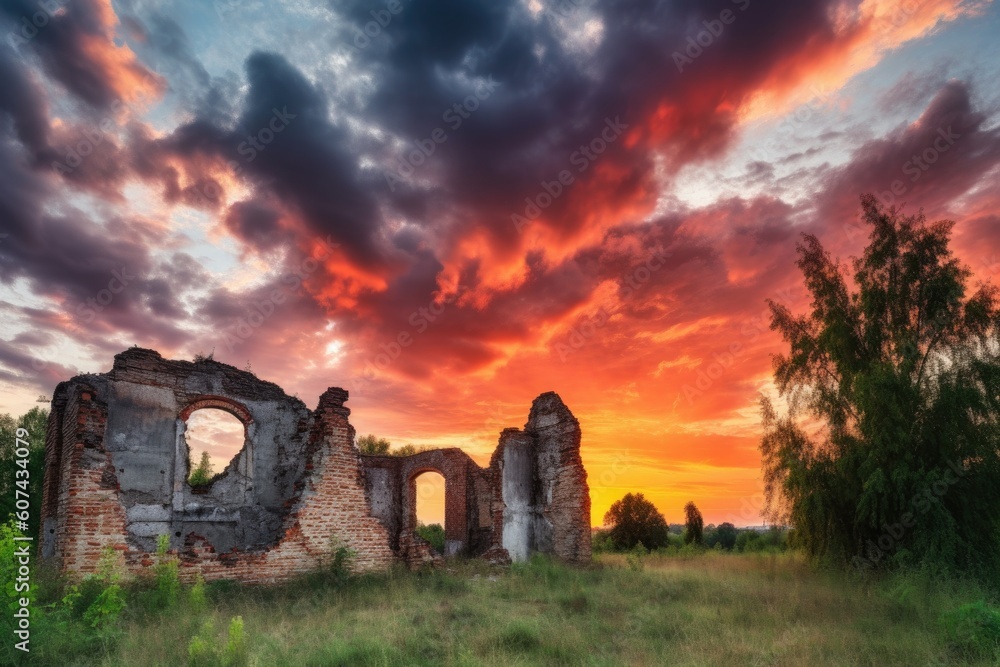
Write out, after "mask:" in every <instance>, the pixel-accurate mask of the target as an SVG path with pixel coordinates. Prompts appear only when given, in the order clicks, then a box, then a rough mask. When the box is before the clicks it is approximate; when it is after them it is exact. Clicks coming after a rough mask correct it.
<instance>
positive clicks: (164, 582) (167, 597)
mask: <svg viewBox="0 0 1000 667" xmlns="http://www.w3.org/2000/svg"><path fill="white" fill-rule="evenodd" d="M169 548H170V538H169V537H167V536H166V535H160V537H159V539H158V540H157V542H156V565H154V566H153V576H154V577H155V579H156V595H155V597H156V602H157V604H159V605H160V607H161V608H164V609H167V608H170V607H173V606H174V605H176V604H177V598H178V596H179V595H180V591H181V581H180V563H179V562H178V561H177V559H176V558H174V557H173V556H170V555H169V554H168V553H167V550H168V549H169Z"/></svg>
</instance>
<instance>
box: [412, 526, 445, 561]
mask: <svg viewBox="0 0 1000 667" xmlns="http://www.w3.org/2000/svg"><path fill="white" fill-rule="evenodd" d="M415 532H416V533H417V535H419V536H420V537H422V538H424V539H425V540H427V541H428V542H430V545H431V547H433V548H434V550H435V551H437V552H438V553H439V554H443V553H444V527H443V526H442V525H441V524H439V523H432V524H431V525H429V526H425V525H424V524H422V523H419V524H417V529H416V531H415Z"/></svg>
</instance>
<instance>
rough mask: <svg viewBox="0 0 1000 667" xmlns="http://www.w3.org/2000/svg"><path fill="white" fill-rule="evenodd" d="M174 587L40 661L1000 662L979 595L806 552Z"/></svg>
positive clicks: (132, 597) (40, 654) (149, 595)
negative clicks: (816, 559)
mask: <svg viewBox="0 0 1000 667" xmlns="http://www.w3.org/2000/svg"><path fill="white" fill-rule="evenodd" d="M630 559H631V560H630ZM169 570H170V568H169V567H164V568H162V569H161V572H169ZM164 577H165V578H166V579H169V574H164V575H162V576H161V578H160V580H159V581H157V580H155V579H154V580H151V581H149V582H146V583H145V584H144V585H142V586H138V585H134V584H133V585H132V586H126V587H125V592H126V595H127V602H128V604H127V606H126V608H125V609H124V611H123V612H122V615H121V617H120V619H119V620H118V622H117V624H116V626H115V632H114V633H113V634H107V635H104V636H101V637H99V636H97V635H96V634H95V632H94V631H93V630H87V628H86V626H85V623H84V622H83V620H82V618H78V617H76V616H73V615H72V614H69V615H64V617H63V618H62V620H61V621H60V622H62V623H63V624H64V627H62V628H61V629H60V628H58V627H55V625H54V624H55V621H53V624H51V625H50V624H48V621H45V622H42V623H41V624H40V625H39V626H38V627H37V629H36V632H35V633H33V641H32V647H33V649H36V650H35V651H33V655H32V658H33V660H32V662H31V663H29V664H50V665H60V666H61V667H62V666H69V665H109V666H110V665H116V666H118V665H143V666H157V665H163V666H167V665H200V664H210V665H230V666H234V667H235V666H238V665H248V666H249V665H277V664H287V665H324V666H325V665H352V666H354V665H386V666H389V665H441V664H444V665H505V666H506V665H622V664H628V665H789V666H791V665H795V666H798V665H880V666H881V665H918V664H919V665H937V664H941V665H944V664H949V665H951V664H958V665H963V664H967V665H992V664H997V660H998V658H1000V653H998V651H997V644H996V640H997V636H996V635H997V633H998V632H1000V614H998V612H997V610H996V607H994V603H995V602H996V601H995V600H992V599H991V598H990V597H989V595H987V594H986V593H985V592H984V591H983V590H981V589H980V588H979V587H978V586H977V585H976V584H974V583H972V582H968V581H956V580H949V581H941V580H935V579H933V578H930V577H928V576H926V575H921V574H900V575H894V576H892V577H890V578H887V579H873V580H862V579H860V578H855V577H852V576H850V575H847V574H844V573H843V572H832V571H829V572H828V571H823V570H817V569H815V568H813V567H811V566H810V565H809V564H807V563H806V562H805V561H804V560H803V559H802V558H800V557H799V556H797V555H796V554H794V553H782V554H776V553H772V554H722V553H716V552H712V551H708V552H702V553H699V554H684V555H678V556H666V555H662V554H661V555H656V554H653V555H644V556H643V555H635V554H629V555H627V556H626V555H610V554H608V555H601V556H600V557H599V558H598V559H597V560H596V561H595V563H594V564H593V565H591V566H588V567H569V566H566V565H562V564H559V563H556V562H553V561H551V560H549V559H546V558H541V557H536V558H534V559H532V560H531V562H529V563H526V564H519V565H514V566H512V567H510V568H509V569H504V568H494V567H491V566H489V565H487V564H485V563H482V562H479V561H448V564H447V565H446V566H445V567H444V568H443V569H438V570H425V571H418V572H409V571H406V570H403V569H398V568H397V569H393V570H391V571H389V572H387V573H383V574H377V575H375V574H372V575H362V576H354V577H344V576H341V575H339V574H338V573H336V572H332V571H328V572H325V573H317V574H315V575H311V576H309V577H304V578H302V579H300V580H297V581H295V582H292V583H290V584H287V585H284V586H279V587H248V586H242V585H240V584H238V583H235V582H231V581H230V582H227V581H223V582H210V583H207V584H199V585H196V586H194V587H184V588H182V589H181V590H180V591H179V592H178V593H177V595H176V597H175V596H173V595H172V594H171V595H170V596H169V598H172V599H173V602H172V603H170V604H169V605H168V606H166V607H165V608H164V607H163V606H162V605H161V604H160V603H161V602H162V600H163V599H164V596H163V591H165V590H167V591H171V593H172V585H171V583H170V582H169V581H166V580H165V579H164ZM49 597H50V599H53V598H52V596H51V595H50V596H49ZM42 603H44V600H43V601H42ZM51 617H52V618H53V619H55V618H56V615H55V614H52V615H51Z"/></svg>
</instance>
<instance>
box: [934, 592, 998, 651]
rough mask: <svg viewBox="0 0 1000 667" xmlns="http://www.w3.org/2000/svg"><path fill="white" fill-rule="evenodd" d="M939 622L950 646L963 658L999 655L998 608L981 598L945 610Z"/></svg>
mask: <svg viewBox="0 0 1000 667" xmlns="http://www.w3.org/2000/svg"><path fill="white" fill-rule="evenodd" d="M941 625H942V626H943V628H944V632H945V636H946V637H947V638H948V643H949V644H950V646H951V648H952V649H953V650H955V651H956V652H957V653H959V654H960V655H962V656H964V657H967V658H991V657H996V656H997V655H998V654H1000V611H998V610H997V609H994V608H993V607H991V606H990V605H988V604H986V603H985V602H983V601H982V600H980V601H977V602H972V603H970V604H964V605H962V606H961V607H959V608H958V609H953V610H951V611H948V612H945V613H944V614H943V615H942V616H941Z"/></svg>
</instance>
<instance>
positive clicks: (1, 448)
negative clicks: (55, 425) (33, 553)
mask: <svg viewBox="0 0 1000 667" xmlns="http://www.w3.org/2000/svg"><path fill="white" fill-rule="evenodd" d="M48 421H49V411H48V410H45V409H44V408H40V407H34V408H31V409H30V410H28V412H26V413H25V414H23V415H21V416H20V417H18V418H17V419H15V418H13V417H11V416H10V415H8V414H0V523H5V522H7V521H9V520H11V519H12V514H13V513H14V512H16V511H17V507H16V502H17V498H16V497H15V493H14V492H15V490H16V489H18V488H22V490H24V489H23V487H24V486H27V492H28V495H29V497H28V530H27V531H26V534H28V535H37V534H38V531H39V530H40V526H41V516H42V474H43V473H44V471H45V431H46V427H47V425H48ZM19 428H23V429H25V430H26V431H27V432H28V436H27V438H22V442H23V441H27V443H28V463H27V476H25V474H24V473H23V472H22V473H21V474H20V477H18V471H19V470H24V468H22V467H21V466H20V465H19V464H18V463H17V461H18V460H19V459H18V458H17V450H18V444H17V429H19ZM25 479H26V480H27V484H26V485H25V484H22V486H21V487H18V486H17V482H18V481H21V482H23V481H24V480H25Z"/></svg>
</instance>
